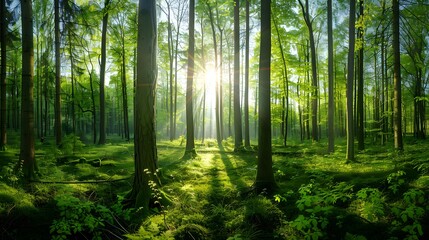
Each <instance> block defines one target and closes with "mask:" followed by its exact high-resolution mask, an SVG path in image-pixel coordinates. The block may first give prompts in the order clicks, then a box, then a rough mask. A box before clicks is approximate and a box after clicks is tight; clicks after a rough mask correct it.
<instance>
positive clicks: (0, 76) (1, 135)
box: [0, 0, 7, 151]
mask: <svg viewBox="0 0 429 240" xmlns="http://www.w3.org/2000/svg"><path fill="white" fill-rule="evenodd" d="M0 16H1V19H0V47H1V53H0V54H1V63H0V65H1V69H0V84H1V93H0V98H1V100H0V149H1V150H2V151H4V150H6V143H7V139H6V136H7V135H6V57H7V52H6V34H7V21H6V0H1V1H0Z"/></svg>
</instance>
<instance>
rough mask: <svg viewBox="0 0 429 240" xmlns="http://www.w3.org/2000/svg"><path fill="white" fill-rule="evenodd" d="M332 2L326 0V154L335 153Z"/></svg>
mask: <svg viewBox="0 0 429 240" xmlns="http://www.w3.org/2000/svg"><path fill="white" fill-rule="evenodd" d="M332 35H333V34H332V0H328V152H329V153H333V152H334V151H335V130H334V120H335V116H334V113H335V103H334V47H333V45H334V40H333V36H332Z"/></svg>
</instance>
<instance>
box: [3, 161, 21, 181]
mask: <svg viewBox="0 0 429 240" xmlns="http://www.w3.org/2000/svg"><path fill="white" fill-rule="evenodd" d="M18 164H19V166H16V164H13V163H8V164H6V165H5V166H3V167H2V168H1V172H0V181H3V182H5V183H7V184H9V185H11V186H13V187H16V186H18V185H19V184H20V180H22V179H23V177H24V174H23V172H22V164H23V162H22V161H20V162H19V163H18Z"/></svg>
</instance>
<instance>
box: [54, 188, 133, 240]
mask: <svg viewBox="0 0 429 240" xmlns="http://www.w3.org/2000/svg"><path fill="white" fill-rule="evenodd" d="M119 199H120V198H119ZM55 200H56V201H57V207H58V209H59V211H60V218H59V219H55V220H54V221H53V222H52V224H51V227H50V233H51V234H52V238H53V239H70V238H72V237H75V236H79V235H80V236H84V237H85V238H88V237H89V238H92V239H102V234H103V232H104V231H106V230H105V229H106V228H105V227H106V225H108V226H109V227H110V226H114V224H115V222H117V220H116V219H115V217H114V216H115V215H114V213H113V211H114V212H118V213H119V212H120V211H122V210H121V209H120V207H119V206H118V205H117V204H115V205H114V207H113V209H114V210H113V211H112V210H110V209H109V208H107V207H105V206H103V205H101V204H96V203H93V202H91V201H84V200H80V199H79V198H76V197H74V196H72V195H70V194H65V195H60V196H57V197H56V198H55ZM118 201H119V200H118ZM130 211H131V210H125V211H122V212H123V213H122V214H121V215H122V216H124V217H125V218H128V219H129V216H130ZM115 228H116V229H120V228H118V227H115ZM120 230H121V231H125V229H124V228H121V229H120Z"/></svg>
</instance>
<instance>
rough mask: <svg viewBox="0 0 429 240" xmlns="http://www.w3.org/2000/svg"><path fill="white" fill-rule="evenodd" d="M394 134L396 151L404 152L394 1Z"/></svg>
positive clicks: (395, 3)
mask: <svg viewBox="0 0 429 240" xmlns="http://www.w3.org/2000/svg"><path fill="white" fill-rule="evenodd" d="M392 11H393V24H392V27H393V35H392V38H393V40H392V41H393V42H392V47H393V91H394V92H393V97H394V100H393V130H394V131H393V133H394V143H395V149H396V150H399V151H403V150H404V145H403V140H402V93H401V53H400V44H399V38H400V33H399V18H400V11H399V0H393V5H392Z"/></svg>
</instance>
